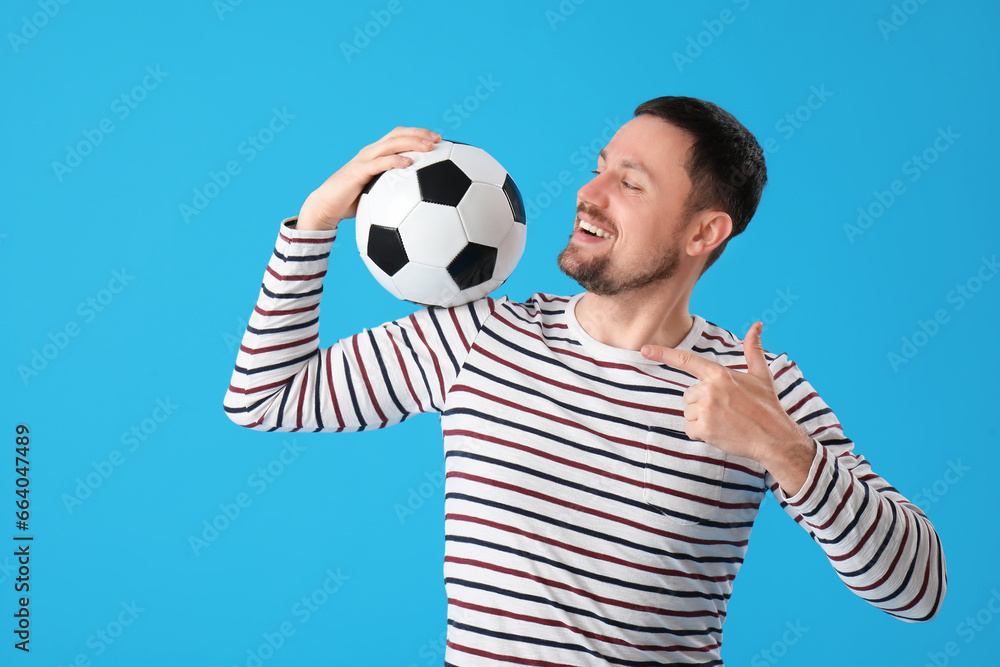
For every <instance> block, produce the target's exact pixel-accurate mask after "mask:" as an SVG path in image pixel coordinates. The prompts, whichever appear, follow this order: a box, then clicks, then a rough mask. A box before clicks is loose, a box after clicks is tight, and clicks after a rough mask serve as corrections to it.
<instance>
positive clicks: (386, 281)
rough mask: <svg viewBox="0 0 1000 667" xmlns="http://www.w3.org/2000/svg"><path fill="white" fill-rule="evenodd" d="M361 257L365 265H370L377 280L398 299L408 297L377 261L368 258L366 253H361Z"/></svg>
mask: <svg viewBox="0 0 1000 667" xmlns="http://www.w3.org/2000/svg"><path fill="white" fill-rule="evenodd" d="M361 259H362V261H364V263H365V266H367V267H368V270H369V271H371V273H372V275H373V276H374V277H375V280H377V281H378V284H379V285H381V286H382V287H384V288H386V289H387V290H389V293H390V294H392V295H393V296H394V297H396V298H397V299H405V298H406V297H404V296H403V294H402V292H400V291H399V288H397V287H396V284H395V283H393V282H392V277H391V276H388V275H386V273H385V271H383V270H382V269H380V268H378V266H377V265H376V264H375V262H373V261H372V260H371V259H369V258H368V255H366V254H365V253H361Z"/></svg>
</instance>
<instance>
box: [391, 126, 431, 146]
mask: <svg viewBox="0 0 1000 667" xmlns="http://www.w3.org/2000/svg"><path fill="white" fill-rule="evenodd" d="M390 137H420V138H421V139H427V140H429V141H441V135H440V134H438V133H437V132H433V131H431V130H428V129H426V128H423V127H402V126H400V127H395V128H393V129H392V130H391V131H390V132H389V133H388V134H386V135H385V136H384V137H382V139H380V140H379V141H382V140H384V139H388V138H390ZM376 143H377V142H376Z"/></svg>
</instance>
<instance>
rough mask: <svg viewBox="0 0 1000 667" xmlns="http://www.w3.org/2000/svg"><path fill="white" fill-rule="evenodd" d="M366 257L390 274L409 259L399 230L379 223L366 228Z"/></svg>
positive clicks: (393, 273)
mask: <svg viewBox="0 0 1000 667" xmlns="http://www.w3.org/2000/svg"><path fill="white" fill-rule="evenodd" d="M368 258H369V259H370V260H371V261H373V262H375V266H377V267H378V268H380V269H382V270H383V271H385V272H386V274H387V275H390V276H392V275H395V274H396V272H397V271H399V270H400V269H401V268H403V267H404V266H405V265H406V263H407V262H408V261H410V258H409V257H407V256H406V248H404V247H403V239H402V238H400V236H399V230H398V229H394V228H392V227H383V226H381V225H372V226H371V227H370V228H369V229H368Z"/></svg>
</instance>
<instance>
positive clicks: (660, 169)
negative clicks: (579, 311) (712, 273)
mask: <svg viewBox="0 0 1000 667" xmlns="http://www.w3.org/2000/svg"><path fill="white" fill-rule="evenodd" d="M691 143H692V139H691V137H690V136H689V135H688V134H686V133H685V132H684V131H683V130H680V129H678V128H676V127H674V126H673V125H670V124H669V123H666V122H665V121H662V120H660V119H658V118H655V117H654V116H649V115H642V116H638V117H636V118H633V119H632V120H630V121H629V122H627V123H626V124H625V125H623V126H622V127H621V128H620V129H619V130H618V132H617V133H615V136H614V137H612V138H611V141H610V142H609V143H608V145H607V146H606V147H605V148H604V150H602V151H601V155H600V157H599V158H598V161H597V171H596V175H595V176H594V178H593V179H591V180H590V182H589V183H587V184H586V185H584V186H583V187H582V188H580V190H579V191H578V192H577V219H576V222H575V224H574V226H573V233H572V235H571V236H570V240H569V243H568V245H567V246H566V248H565V249H564V250H563V251H562V252H561V253H560V254H559V268H560V269H562V270H563V272H564V273H566V275H568V276H569V277H571V278H573V279H574V280H576V281H577V282H579V283H580V285H581V286H582V287H583V288H584V289H586V290H587V291H588V292H592V293H594V294H600V295H603V296H611V295H615V294H622V293H625V292H629V291H632V290H636V289H640V288H643V287H647V286H649V285H653V284H655V283H658V282H663V281H666V280H667V279H669V278H670V277H671V276H672V275H674V273H676V271H677V268H678V266H679V265H680V262H681V252H682V248H681V244H680V240H681V234H682V232H683V231H684V228H685V223H686V221H687V220H686V218H685V215H684V213H685V212H684V202H685V201H686V199H687V195H688V192H689V191H690V189H691V180H690V179H689V178H688V175H687V171H686V170H685V168H684V162H685V160H686V159H687V154H688V150H689V149H690V147H691ZM588 229H589V230H593V231H596V234H594V233H591V232H589V231H588ZM609 236H610V238H607V237H609Z"/></svg>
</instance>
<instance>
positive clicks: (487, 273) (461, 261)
mask: <svg viewBox="0 0 1000 667" xmlns="http://www.w3.org/2000/svg"><path fill="white" fill-rule="evenodd" d="M496 265H497V249H496V248H492V247H490V246H487V245H480V244H479V243H470V244H468V245H467V246H465V248H463V249H462V252H460V253H458V255H456V256H455V259H453V260H451V264H449V265H448V273H450V274H451V277H452V279H454V281H455V284H456V285H458V287H459V289H469V288H470V287H475V286H476V285H480V284H482V283H485V282H486V281H487V280H489V279H490V278H492V277H493V269H494V268H495V267H496Z"/></svg>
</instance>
